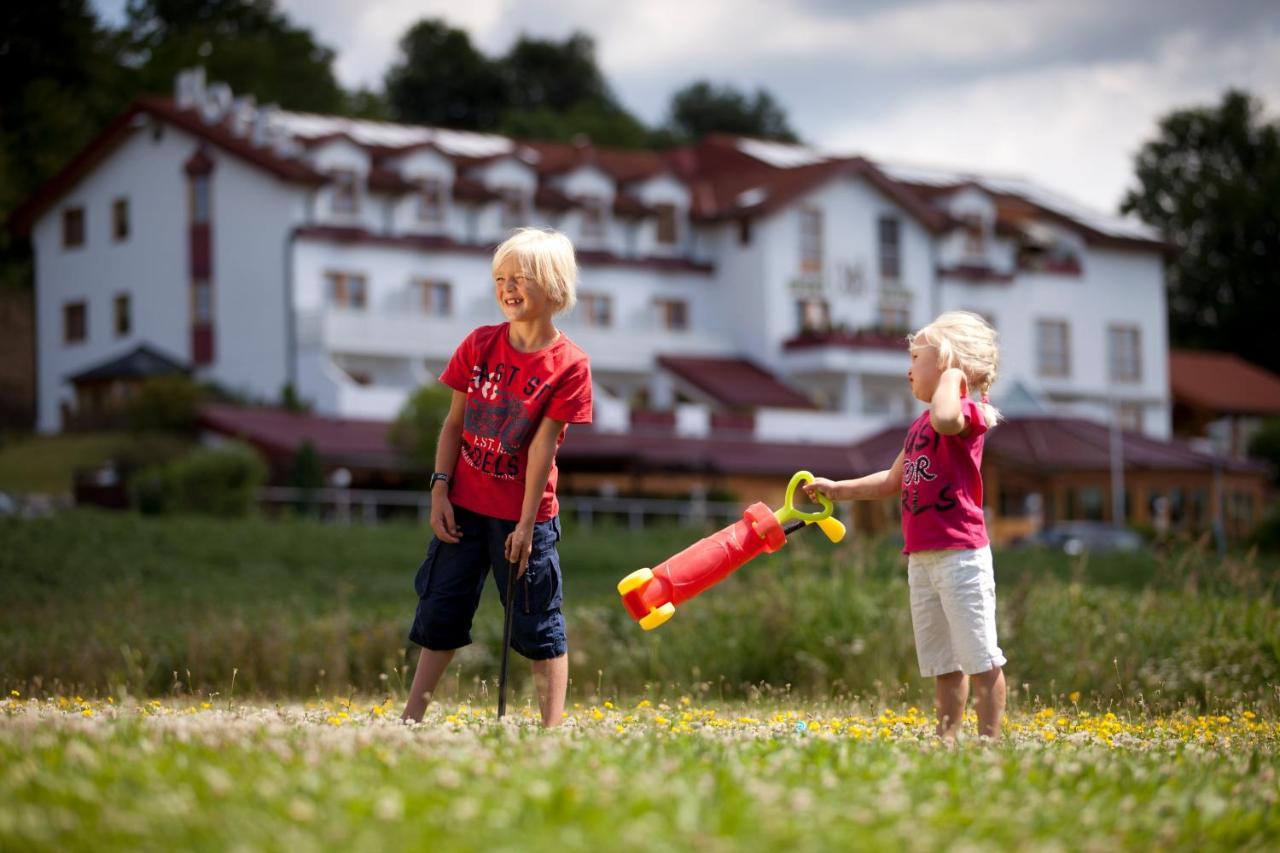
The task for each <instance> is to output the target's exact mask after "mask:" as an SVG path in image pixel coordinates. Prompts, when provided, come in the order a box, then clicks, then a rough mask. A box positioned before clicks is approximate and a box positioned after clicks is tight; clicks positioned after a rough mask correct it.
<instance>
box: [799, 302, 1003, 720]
mask: <svg viewBox="0 0 1280 853" xmlns="http://www.w3.org/2000/svg"><path fill="white" fill-rule="evenodd" d="M995 338H996V335H995V332H994V331H993V330H992V328H991V327H990V326H988V325H987V323H986V322H985V321H984V320H983V319H982V318H981V317H979V316H978V315H976V314H971V313H969V312H967V311H948V312H947V313H945V314H943V315H941V316H940V317H938V318H937V319H936V320H934V321H933V322H932V323H930V324H929V325H927V326H925V327H924V328H923V329H921V330H920V331H918V332H916V333H915V334H913V335H911V336H909V337H908V339H907V340H908V343H909V344H910V352H911V367H910V368H909V369H908V370H907V381H908V382H909V383H911V391H912V393H913V394H914V395H915V397H916V399H917V400H920V401H922V402H925V403H928V404H929V409H928V411H926V412H925V413H924V414H922V415H920V417H918V418H916V420H915V422H914V423H912V424H911V428H910V429H909V430H908V431H907V437H906V441H905V442H904V443H903V449H902V452H901V453H899V454H898V458H897V459H896V460H895V461H894V463H893V465H892V467H890V468H889V469H888V470H887V471H879V472H877V473H875V474H869V475H867V476H865V477H860V478H858V479H856V480H842V481H840V482H838V483H837V482H832V481H831V480H826V479H821V478H819V479H817V480H814V481H813V482H812V483H810V484H809V485H808V486H806V487H805V491H806V492H808V494H809V497H810V498H811V499H812V498H814V497H815V496H816V495H817V494H823V495H826V496H827V497H828V498H831V499H832V500H871V499H876V498H884V497H889V496H890V495H893V494H895V493H898V494H900V495H901V498H902V536H903V539H904V541H905V543H906V544H905V547H904V548H903V552H904V553H905V554H907V555H908V556H907V579H908V584H909V586H910V589H911V624H912V627H913V628H914V630H915V640H916V656H917V658H918V659H919V663H920V674H921V675H923V676H924V677H926V678H928V677H934V678H936V679H937V683H936V690H937V713H938V726H937V733H938V736H939V737H941V738H943V739H944V740H946V741H948V742H954V741H955V738H956V735H957V733H958V732H959V730H960V725H961V723H962V721H963V719H964V708H965V704H966V702H967V701H968V698H969V682H970V680H972V682H973V692H974V698H975V700H976V704H977V710H978V734H979V735H981V736H983V737H988V738H995V737H998V736H999V734H1000V723H1001V718H1002V717H1003V716H1004V703H1005V684H1004V670H1003V669H1001V667H1002V666H1004V664H1005V657H1004V654H1003V653H1002V652H1001V651H1000V647H999V646H998V645H996V584H995V576H994V574H993V572H992V567H991V546H990V544H989V542H988V540H987V528H986V522H985V520H984V518H983V515H982V474H981V468H982V446H983V441H984V437H985V434H986V432H987V430H988V429H989V428H990V427H992V426H995V424H996V423H997V421H998V420H999V413H998V412H997V411H996V409H995V407H993V406H992V405H991V404H990V403H989V402H988V401H987V391H988V390H989V389H990V388H991V385H992V384H993V383H994V382H995V381H996V372H997V368H998V366H999V352H998V350H997V348H996V340H995ZM971 391H976V392H977V394H978V395H979V398H980V401H978V402H975V401H974V399H973V398H972V397H971V396H970V392H971Z"/></svg>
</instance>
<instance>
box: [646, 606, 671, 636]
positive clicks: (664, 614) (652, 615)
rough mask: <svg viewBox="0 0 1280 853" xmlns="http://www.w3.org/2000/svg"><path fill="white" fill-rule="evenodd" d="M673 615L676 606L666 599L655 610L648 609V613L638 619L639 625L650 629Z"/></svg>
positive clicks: (647, 629)
mask: <svg viewBox="0 0 1280 853" xmlns="http://www.w3.org/2000/svg"><path fill="white" fill-rule="evenodd" d="M675 615H676V606H675V605H674V604H672V603H671V602H670V601H668V602H667V603H666V604H664V605H662V606H661V607H659V608H657V609H656V610H650V611H649V615H648V616H646V617H644V618H643V619H641V620H640V627H641V628H643V629H645V630H646V631H652V630H653V629H654V628H657V627H658V626H659V625H661V624H663V623H664V622H666V621H667V620H668V619H670V618H671V617H672V616H675Z"/></svg>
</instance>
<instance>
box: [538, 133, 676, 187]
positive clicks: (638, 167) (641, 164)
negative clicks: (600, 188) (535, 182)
mask: <svg viewBox="0 0 1280 853" xmlns="http://www.w3.org/2000/svg"><path fill="white" fill-rule="evenodd" d="M520 144H521V145H522V146H523V147H525V148H530V149H532V150H533V151H536V152H537V154H538V162H537V163H536V164H535V167H534V168H535V169H536V170H537V172H538V174H539V175H557V174H561V173H563V172H568V171H571V170H573V169H576V168H578V167H579V166H587V165H591V166H595V167H597V168H598V169H600V170H601V171H602V172H604V173H605V174H607V175H609V176H610V177H612V178H613V179H614V180H615V181H618V182H619V183H623V184H625V183H630V182H632V181H639V180H644V179H645V178H651V177H653V176H654V175H659V174H662V173H663V172H667V171H670V170H669V169H668V167H667V164H666V161H664V160H663V158H662V155H661V154H659V153H658V152H656V151H643V150H632V149H626V148H598V147H596V146H594V145H574V144H573V143H569V142H536V141H527V140H521V142H520Z"/></svg>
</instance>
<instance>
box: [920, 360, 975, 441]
mask: <svg viewBox="0 0 1280 853" xmlns="http://www.w3.org/2000/svg"><path fill="white" fill-rule="evenodd" d="M967 384H968V383H966V382H965V378H964V371H963V370H961V369H960V368H958V367H951V368H948V369H947V370H944V371H943V373H942V376H940V377H938V388H937V390H936V391H934V392H933V399H932V400H931V401H930V403H929V425H930V426H932V427H933V428H934V430H935V431H937V433H938V434H939V435H959V434H960V433H962V432H964V428H965V426H967V424H966V423H965V417H964V409H963V407H962V406H961V404H960V398H961V397H963V396H964V392H965V390H966V387H965V386H966V385H967Z"/></svg>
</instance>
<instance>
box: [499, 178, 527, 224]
mask: <svg viewBox="0 0 1280 853" xmlns="http://www.w3.org/2000/svg"><path fill="white" fill-rule="evenodd" d="M498 195H499V196H501V204H502V227H503V228H519V227H520V226H521V225H523V224H524V221H525V194H524V191H523V190H521V189H520V188H519V187H502V188H500V189H499V190H498Z"/></svg>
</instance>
